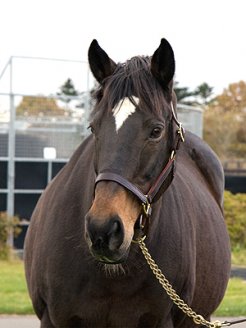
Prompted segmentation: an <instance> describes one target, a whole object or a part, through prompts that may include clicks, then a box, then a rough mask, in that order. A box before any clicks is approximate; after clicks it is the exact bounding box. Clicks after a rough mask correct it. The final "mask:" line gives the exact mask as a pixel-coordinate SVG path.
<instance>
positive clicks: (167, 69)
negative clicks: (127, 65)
mask: <svg viewBox="0 0 246 328" xmlns="http://www.w3.org/2000/svg"><path fill="white" fill-rule="evenodd" d="M151 73H152V74H153V75H154V77H155V78H156V79H157V80H158V81H159V83H160V84H161V86H162V87H163V88H165V89H169V90H170V89H172V80H173V76H174V73H175V59H174V53H173V49H172V47H171V45H170V44H169V42H168V41H167V40H166V39H161V44H160V46H159V48H158V49H157V50H156V51H155V53H154V55H153V56H152V59H151ZM170 91H171V90H170Z"/></svg>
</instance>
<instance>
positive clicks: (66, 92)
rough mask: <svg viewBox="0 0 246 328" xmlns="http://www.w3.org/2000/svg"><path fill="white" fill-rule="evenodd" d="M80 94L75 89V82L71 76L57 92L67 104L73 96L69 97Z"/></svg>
mask: <svg viewBox="0 0 246 328" xmlns="http://www.w3.org/2000/svg"><path fill="white" fill-rule="evenodd" d="M78 94H79V92H78V91H77V90H76V89H75V87H74V83H73V81H72V80H71V79H70V78H68V79H67V80H66V81H65V82H64V84H63V85H62V86H61V87H60V92H57V95H58V96H60V99H61V100H62V101H63V102H65V103H67V104H68V103H69V102H70V101H71V98H69V97H74V96H78Z"/></svg>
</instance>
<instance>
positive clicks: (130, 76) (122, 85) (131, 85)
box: [95, 56, 167, 115]
mask: <svg viewBox="0 0 246 328" xmlns="http://www.w3.org/2000/svg"><path fill="white" fill-rule="evenodd" d="M134 96H135V97H137V98H139V99H140V101H141V104H142V105H141V109H142V110H145V111H150V112H154V113H156V114H157V115H160V114H161V112H162V111H163V108H164V105H165V103H166V100H165V99H166V98H167V97H166V90H163V89H162V87H161V86H160V84H159V83H158V81H157V80H156V79H155V77H154V76H153V75H152V74H151V71H150V57H140V56H137V57H133V58H131V59H130V60H128V61H126V62H125V63H123V64H118V65H117V67H116V69H115V71H114V73H113V74H112V75H111V76H109V77H108V78H107V79H105V80H104V82H103V84H102V86H100V87H99V88H98V90H97V91H96V93H95V97H96V101H97V105H96V107H95V111H96V112H97V110H99V108H98V107H100V111H103V112H104V111H111V110H112V109H113V108H114V107H115V106H116V105H117V104H118V103H119V101H120V100H122V99H124V98H126V97H127V98H130V99H133V97H134ZM133 103H134V102H133Z"/></svg>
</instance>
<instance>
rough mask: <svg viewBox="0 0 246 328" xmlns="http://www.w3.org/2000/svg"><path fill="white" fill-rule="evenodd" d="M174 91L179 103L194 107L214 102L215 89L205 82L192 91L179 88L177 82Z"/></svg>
mask: <svg viewBox="0 0 246 328" xmlns="http://www.w3.org/2000/svg"><path fill="white" fill-rule="evenodd" d="M174 91H175V93H176V96H177V100H178V103H180V104H185V105H191V106H192V105H193V106H197V105H199V106H204V105H207V104H208V103H209V102H210V101H211V100H212V94H213V87H210V86H209V85H208V83H206V82H204V83H202V84H200V85H199V86H198V87H197V88H196V89H195V90H190V89H189V88H188V87H179V86H178V82H175V86H174Z"/></svg>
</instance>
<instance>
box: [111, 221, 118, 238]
mask: <svg viewBox="0 0 246 328" xmlns="http://www.w3.org/2000/svg"><path fill="white" fill-rule="evenodd" d="M120 231H121V224H120V222H119V221H114V222H113V224H112V226H111V227H110V229H109V232H108V236H109V237H110V236H112V235H113V234H117V233H120Z"/></svg>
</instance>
